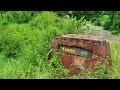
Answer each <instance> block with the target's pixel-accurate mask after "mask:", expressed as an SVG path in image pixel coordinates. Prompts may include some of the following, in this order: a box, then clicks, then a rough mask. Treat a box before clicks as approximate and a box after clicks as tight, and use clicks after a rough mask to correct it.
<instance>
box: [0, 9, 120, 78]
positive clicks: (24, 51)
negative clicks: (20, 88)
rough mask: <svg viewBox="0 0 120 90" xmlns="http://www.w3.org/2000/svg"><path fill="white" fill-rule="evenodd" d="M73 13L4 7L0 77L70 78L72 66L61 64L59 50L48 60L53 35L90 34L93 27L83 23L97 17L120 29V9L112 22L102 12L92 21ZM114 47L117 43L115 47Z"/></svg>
mask: <svg viewBox="0 0 120 90" xmlns="http://www.w3.org/2000/svg"><path fill="white" fill-rule="evenodd" d="M74 13H75V12H74ZM76 13H78V12H76ZM82 13H84V12H82ZM86 13H87V12H86ZM92 13H93V12H92ZM94 13H97V12H94ZM99 13H101V12H99ZM71 14H72V13H71ZM71 14H70V15H69V14H64V15H62V16H61V17H60V16H59V12H47V11H43V12H42V11H40V12H35V11H2V12H1V18H0V78H68V73H69V70H67V69H65V68H64V66H63V65H62V64H61V61H60V58H59V55H58V54H59V53H58V54H56V55H54V57H53V59H52V60H51V62H50V63H49V64H48V63H47V58H48V55H49V53H50V51H51V43H52V39H53V38H54V37H57V36H59V35H62V34H71V33H76V34H78V33H82V34H89V31H90V29H88V28H87V29H86V28H82V27H83V26H84V25H86V24H90V23H94V24H96V22H98V21H99V23H100V25H102V26H104V27H109V28H110V30H111V31H112V32H113V33H114V34H116V33H118V32H119V27H118V26H116V27H114V26H115V25H117V24H119V20H118V18H119V17H118V16H119V12H118V16H117V15H115V17H114V20H113V22H112V23H113V24H112V25H111V26H109V24H108V23H109V22H110V20H109V19H110V16H109V15H102V17H99V18H98V19H97V20H98V21H97V20H96V21H94V22H93V21H91V20H88V17H87V18H85V17H86V16H85V17H83V16H84V15H83V16H81V17H80V18H78V16H76V17H75V16H74V14H73V16H71ZM89 14H90V13H89ZM89 14H88V15H89ZM89 19H90V18H89ZM114 21H116V22H114ZM92 30H93V31H94V29H92ZM94 34H95V33H94ZM113 48H114V47H113ZM115 50H117V48H116V47H115V49H114V50H113V51H114V52H115ZM117 53H118V52H116V53H113V54H117ZM53 64H54V65H55V66H56V68H54V67H53Z"/></svg>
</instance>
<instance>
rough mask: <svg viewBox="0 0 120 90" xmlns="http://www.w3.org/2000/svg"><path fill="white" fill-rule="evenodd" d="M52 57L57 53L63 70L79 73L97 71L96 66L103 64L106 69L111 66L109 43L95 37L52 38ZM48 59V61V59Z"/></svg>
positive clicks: (64, 36) (63, 36)
mask: <svg viewBox="0 0 120 90" xmlns="http://www.w3.org/2000/svg"><path fill="white" fill-rule="evenodd" d="M52 49H53V51H52V53H50V58H51V57H52V55H53V54H54V53H55V52H56V51H58V52H60V53H61V55H60V56H61V60H62V63H63V64H64V66H65V68H67V69H70V70H71V71H72V72H76V73H80V72H81V71H82V70H85V69H92V71H96V70H99V68H98V67H97V68H96V66H99V65H101V64H105V66H106V69H108V68H109V67H110V66H111V65H112V60H111V53H110V46H109V42H108V41H107V40H105V39H102V38H99V37H96V36H85V35H80V34H67V35H61V36H59V37H57V38H54V39H53V41H52ZM50 58H49V59H50Z"/></svg>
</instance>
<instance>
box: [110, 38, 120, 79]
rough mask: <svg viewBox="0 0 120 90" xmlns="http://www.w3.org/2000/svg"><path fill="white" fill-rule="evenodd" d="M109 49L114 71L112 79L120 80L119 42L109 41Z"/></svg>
mask: <svg viewBox="0 0 120 90" xmlns="http://www.w3.org/2000/svg"><path fill="white" fill-rule="evenodd" d="M110 47H111V56H112V62H113V63H112V64H113V69H114V72H113V74H112V78H117V79H118V78H119V79H120V40H111V44H110Z"/></svg>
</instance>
